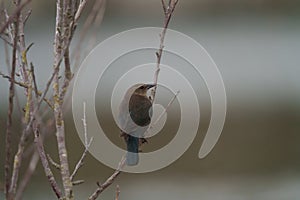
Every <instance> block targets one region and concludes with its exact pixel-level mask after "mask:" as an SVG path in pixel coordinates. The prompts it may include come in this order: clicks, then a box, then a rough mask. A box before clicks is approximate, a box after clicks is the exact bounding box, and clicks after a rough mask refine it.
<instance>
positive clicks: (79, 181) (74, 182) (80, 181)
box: [72, 180, 84, 185]
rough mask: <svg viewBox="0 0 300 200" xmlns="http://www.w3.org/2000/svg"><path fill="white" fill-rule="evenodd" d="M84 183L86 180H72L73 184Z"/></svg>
mask: <svg viewBox="0 0 300 200" xmlns="http://www.w3.org/2000/svg"><path fill="white" fill-rule="evenodd" d="M82 183H84V180H77V181H72V185H80V184H82Z"/></svg>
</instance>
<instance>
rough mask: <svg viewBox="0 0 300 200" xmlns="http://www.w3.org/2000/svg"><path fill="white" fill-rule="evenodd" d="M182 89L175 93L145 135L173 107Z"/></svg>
mask: <svg viewBox="0 0 300 200" xmlns="http://www.w3.org/2000/svg"><path fill="white" fill-rule="evenodd" d="M179 93H180V91H177V92H176V94H175V95H174V97H172V99H171V100H170V101H169V103H168V105H167V106H166V107H165V108H164V111H163V112H162V113H161V114H160V115H159V116H158V117H157V119H156V120H155V121H154V122H153V123H151V125H150V126H149V128H148V129H147V131H146V132H145V134H144V135H145V137H147V136H148V134H149V133H150V130H151V129H153V127H154V126H155V125H156V124H157V123H158V122H159V121H160V120H161V118H162V117H163V116H164V115H165V114H166V113H167V112H168V110H169V108H170V107H171V105H172V104H173V102H174V101H175V99H176V98H177V96H178V95H179Z"/></svg>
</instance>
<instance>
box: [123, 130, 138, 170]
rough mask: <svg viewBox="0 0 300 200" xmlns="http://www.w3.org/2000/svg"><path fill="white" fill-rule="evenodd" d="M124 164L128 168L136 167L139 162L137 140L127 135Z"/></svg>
mask: <svg viewBox="0 0 300 200" xmlns="http://www.w3.org/2000/svg"><path fill="white" fill-rule="evenodd" d="M126 143H127V156H126V164H127V165H128V166H134V165H137V164H138V162H139V154H138V153H139V138H137V137H134V136H131V135H128V138H127V141H126Z"/></svg>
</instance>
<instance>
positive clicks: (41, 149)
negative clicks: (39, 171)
mask: <svg viewBox="0 0 300 200" xmlns="http://www.w3.org/2000/svg"><path fill="white" fill-rule="evenodd" d="M34 142H35V144H36V148H37V151H38V153H39V155H40V159H41V162H42V165H43V168H44V171H45V174H46V177H47V178H48V181H49V183H50V185H51V188H52V190H53V191H54V193H55V194H56V196H57V198H58V199H60V198H61V197H62V192H61V190H60V189H59V187H58V185H57V182H56V180H55V178H54V176H53V173H52V171H51V169H50V167H49V163H48V160H47V157H46V153H45V150H44V145H43V142H42V140H41V138H40V133H39V127H38V125H37V127H35V130H34Z"/></svg>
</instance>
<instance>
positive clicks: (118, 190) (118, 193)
mask: <svg viewBox="0 0 300 200" xmlns="http://www.w3.org/2000/svg"><path fill="white" fill-rule="evenodd" d="M119 196H120V186H119V185H117V187H116V199H115V200H119Z"/></svg>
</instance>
